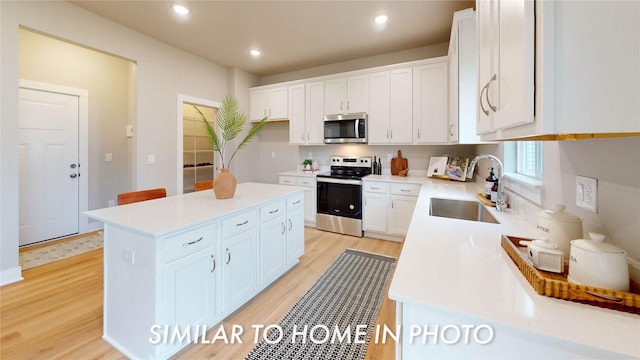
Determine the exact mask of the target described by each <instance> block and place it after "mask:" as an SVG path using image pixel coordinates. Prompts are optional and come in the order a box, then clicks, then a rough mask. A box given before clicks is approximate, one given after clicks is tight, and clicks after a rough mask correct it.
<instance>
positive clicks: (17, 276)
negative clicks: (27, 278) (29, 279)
mask: <svg viewBox="0 0 640 360" xmlns="http://www.w3.org/2000/svg"><path fill="white" fill-rule="evenodd" d="M23 279H24V278H23V277H22V268H21V267H20V266H16V267H13V268H11V269H6V270H2V271H0V286H4V285H7V284H11V283H14V282H18V281H21V280H23Z"/></svg>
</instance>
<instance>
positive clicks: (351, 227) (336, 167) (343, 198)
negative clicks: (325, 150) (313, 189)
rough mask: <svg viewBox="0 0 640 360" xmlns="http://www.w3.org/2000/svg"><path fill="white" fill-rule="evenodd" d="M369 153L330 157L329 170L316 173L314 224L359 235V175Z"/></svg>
mask: <svg viewBox="0 0 640 360" xmlns="http://www.w3.org/2000/svg"><path fill="white" fill-rule="evenodd" d="M371 166H372V161H371V158H370V157H343V156H332V157H331V171H330V172H327V173H321V174H318V175H317V177H316V179H317V188H318V191H317V200H318V202H317V203H318V208H317V215H316V228H317V229H320V230H326V231H332V232H337V233H341V234H347V235H352V236H360V237H362V178H363V177H365V176H367V175H369V174H371Z"/></svg>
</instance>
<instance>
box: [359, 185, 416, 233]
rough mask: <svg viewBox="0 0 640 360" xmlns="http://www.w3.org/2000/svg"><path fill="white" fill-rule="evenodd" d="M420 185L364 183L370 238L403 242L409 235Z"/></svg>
mask: <svg viewBox="0 0 640 360" xmlns="http://www.w3.org/2000/svg"><path fill="white" fill-rule="evenodd" d="M420 187H421V185H420V184H409V183H394V182H381V181H363V199H364V209H363V229H364V231H366V232H370V233H369V234H367V235H368V236H372V237H376V235H378V236H379V237H381V238H385V239H392V240H397V239H400V240H401V239H402V238H403V237H404V236H405V235H407V231H408V230H409V224H410V223H411V217H412V216H413V209H415V207H416V203H417V201H418V194H419V193H420Z"/></svg>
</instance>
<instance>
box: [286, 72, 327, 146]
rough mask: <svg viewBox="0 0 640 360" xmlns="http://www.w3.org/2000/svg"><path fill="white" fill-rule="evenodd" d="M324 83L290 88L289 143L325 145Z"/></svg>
mask: <svg viewBox="0 0 640 360" xmlns="http://www.w3.org/2000/svg"><path fill="white" fill-rule="evenodd" d="M323 99H324V83H323V82H322V81H320V82H315V83H308V84H298V85H293V86H290V87H289V143H290V144H297V145H324V134H323V131H324V126H323V124H324V120H323V117H324V103H323Z"/></svg>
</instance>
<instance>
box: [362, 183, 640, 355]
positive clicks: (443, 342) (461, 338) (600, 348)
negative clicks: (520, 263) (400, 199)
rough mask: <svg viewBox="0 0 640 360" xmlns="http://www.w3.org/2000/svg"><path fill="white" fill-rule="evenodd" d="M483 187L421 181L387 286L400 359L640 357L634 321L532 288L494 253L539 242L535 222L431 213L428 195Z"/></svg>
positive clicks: (637, 320)
mask: <svg viewBox="0 0 640 360" xmlns="http://www.w3.org/2000/svg"><path fill="white" fill-rule="evenodd" d="M395 178H397V177H391V176H368V177H367V178H366V180H368V181H394V180H395ZM414 180H415V179H414ZM400 181H403V182H404V181H407V180H404V179H400ZM480 190H481V188H480V187H479V186H478V185H477V184H476V183H458V182H453V181H443V180H432V179H424V181H423V184H422V186H421V190H420V194H419V197H418V200H417V203H416V207H415V210H414V212H413V216H412V219H411V224H410V227H409V229H408V233H407V235H406V238H405V241H404V247H403V249H402V253H401V255H400V258H399V259H398V264H397V267H396V270H395V274H394V277H393V280H392V282H391V286H390V289H389V297H390V298H391V299H393V300H395V301H396V306H397V311H396V323H397V324H401V326H402V335H401V339H399V340H398V346H397V347H396V350H397V356H396V358H397V359H422V358H425V357H427V356H428V357H430V358H445V357H447V358H450V357H456V358H576V357H580V358H599V359H603V358H640V341H639V339H640V316H638V315H633V314H629V313H624V312H619V311H615V310H609V309H603V308H598V307H594V306H590V305H583V304H579V303H575V302H570V301H565V300H560V299H554V298H550V297H546V296H542V295H538V294H537V293H536V292H535V291H534V290H533V288H532V287H531V285H530V284H529V283H528V282H527V281H526V279H525V278H524V276H523V275H522V274H521V273H520V271H519V270H518V268H517V267H516V266H515V264H513V262H512V261H511V259H510V258H509V256H508V255H507V254H506V252H504V250H503V249H502V248H501V246H500V236H501V234H507V235H515V236H519V237H535V236H536V231H535V227H534V226H533V225H532V224H529V223H527V222H524V221H522V220H521V219H520V218H519V217H518V216H516V215H515V214H512V213H510V211H507V212H497V211H495V209H491V210H490V212H491V214H492V215H493V216H494V217H495V218H496V219H497V220H498V221H499V222H500V224H491V223H483V222H476V221H468V220H457V219H450V218H444V217H435V216H430V215H429V203H430V199H431V198H432V197H435V198H452V199H460V200H476V199H475V194H476V193H477V192H479V191H480Z"/></svg>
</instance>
